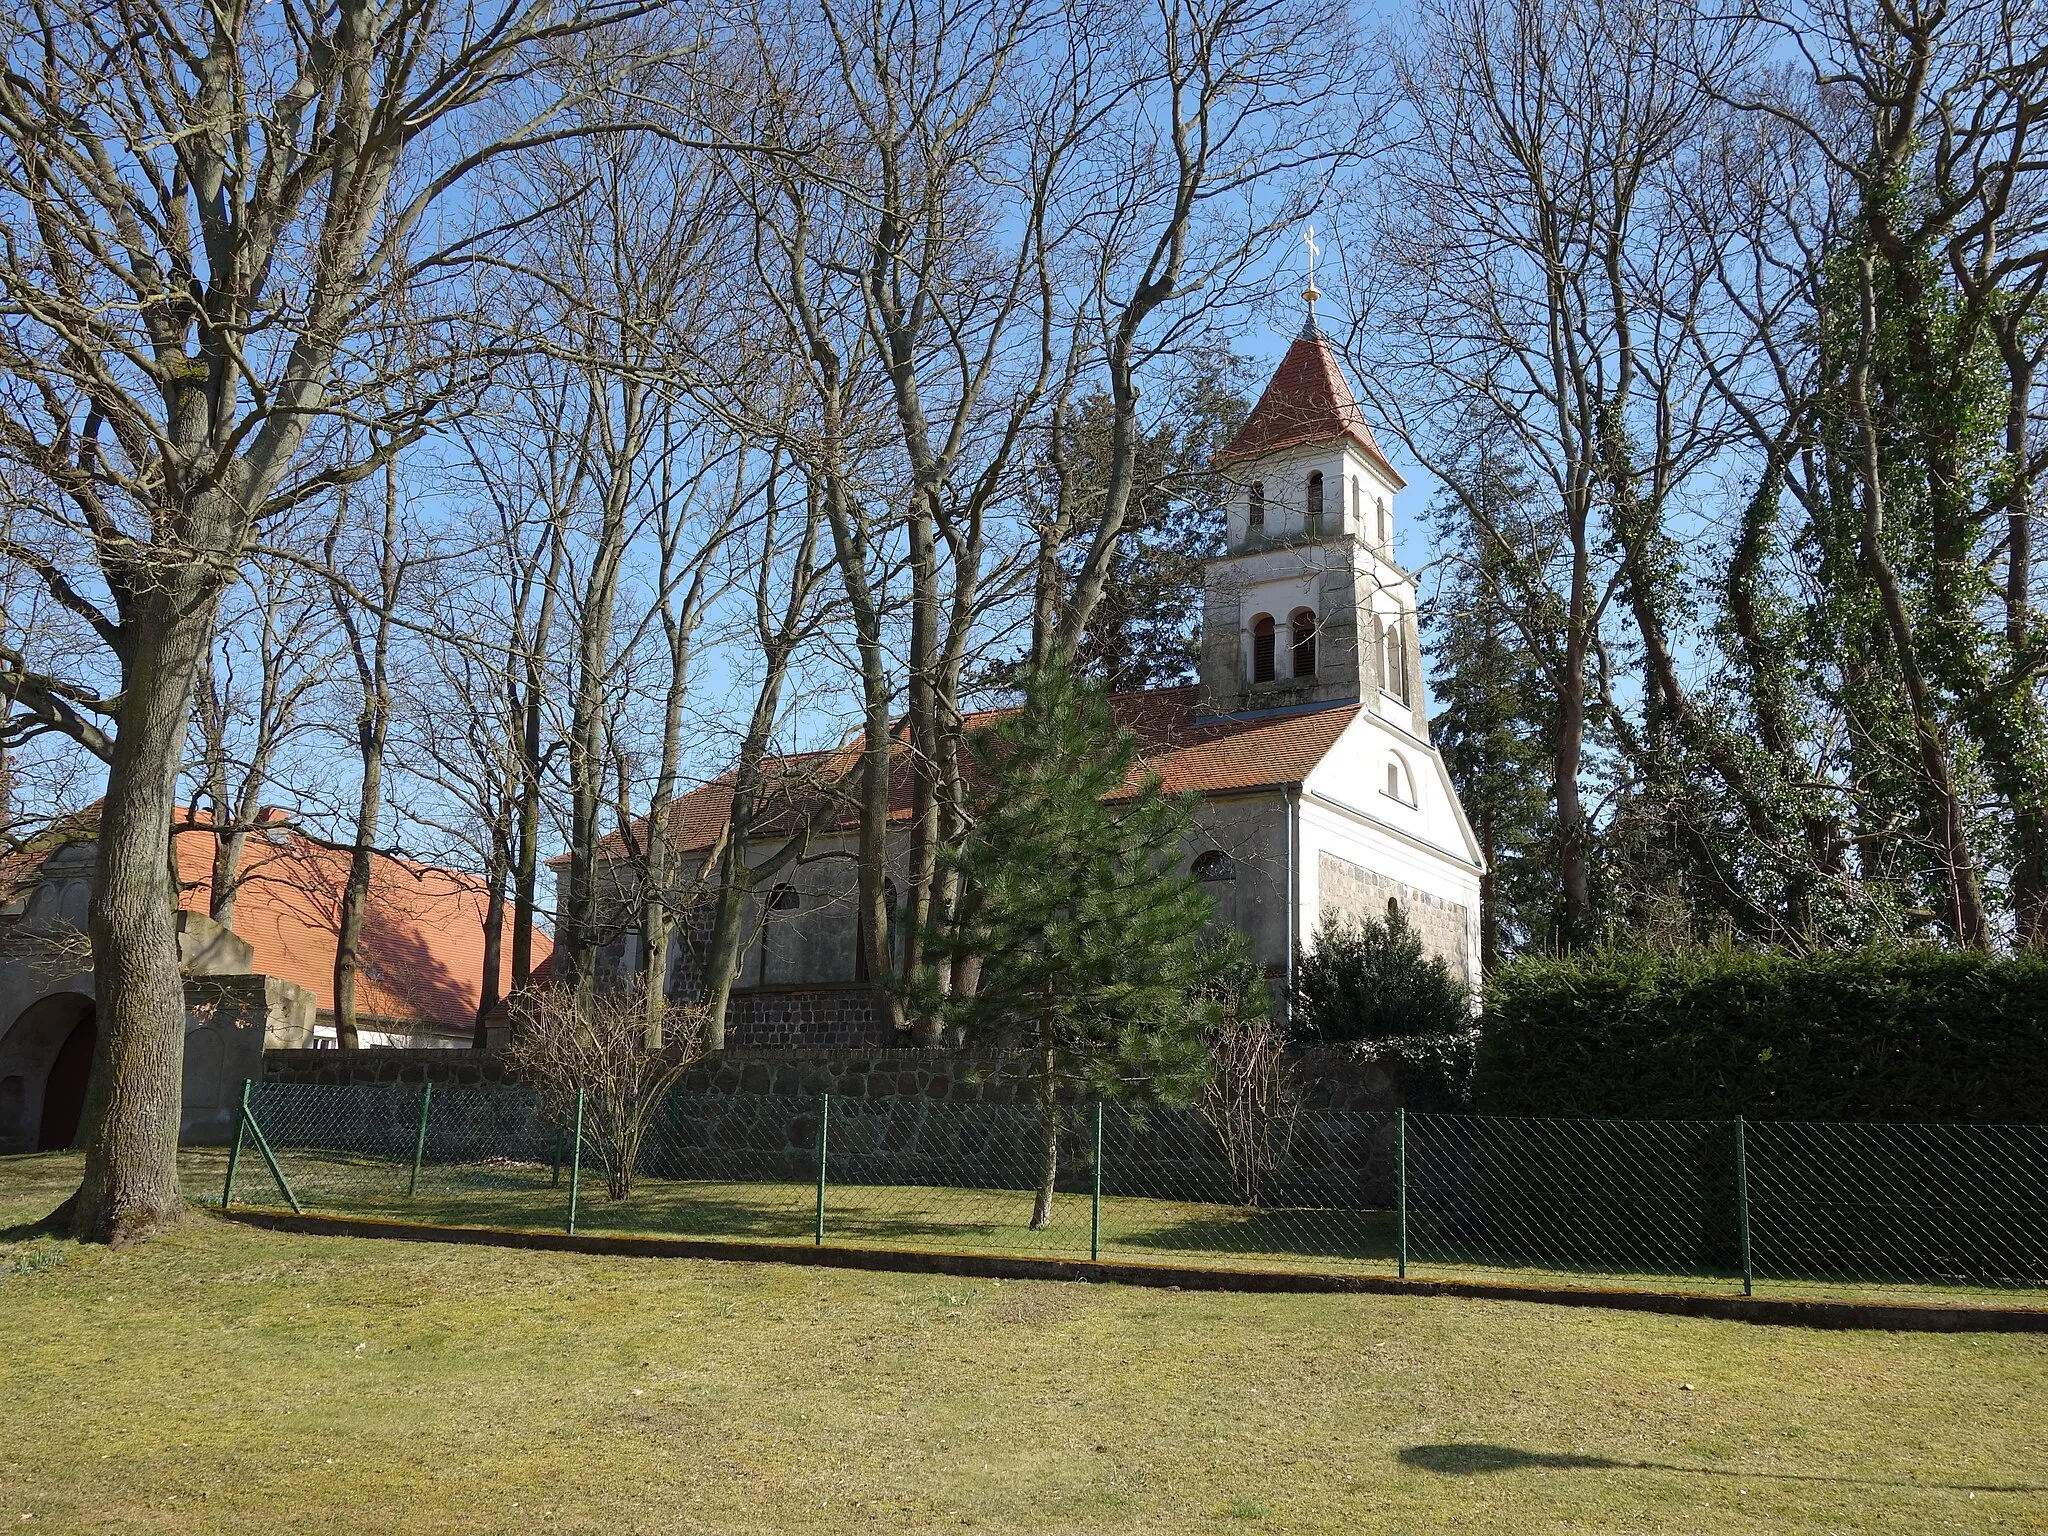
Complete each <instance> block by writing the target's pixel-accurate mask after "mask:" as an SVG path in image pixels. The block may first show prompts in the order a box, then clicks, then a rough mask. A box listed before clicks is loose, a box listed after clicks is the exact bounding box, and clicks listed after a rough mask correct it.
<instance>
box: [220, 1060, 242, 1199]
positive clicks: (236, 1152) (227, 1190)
mask: <svg viewBox="0 0 2048 1536" xmlns="http://www.w3.org/2000/svg"><path fill="white" fill-rule="evenodd" d="M248 1133H249V1079H248V1078H246V1077H245V1078H243V1079H242V1107H241V1108H240V1109H238V1110H236V1111H235V1144H234V1146H233V1147H232V1148H230V1149H229V1151H228V1181H227V1183H226V1184H224V1185H222V1186H221V1191H220V1208H221V1209H222V1210H226V1209H227V1208H228V1206H229V1204H230V1203H231V1202H232V1201H233V1200H234V1198H235V1170H236V1169H237V1168H239V1167H241V1166H242V1138H243V1137H244V1136H246V1135H247V1134H248Z"/></svg>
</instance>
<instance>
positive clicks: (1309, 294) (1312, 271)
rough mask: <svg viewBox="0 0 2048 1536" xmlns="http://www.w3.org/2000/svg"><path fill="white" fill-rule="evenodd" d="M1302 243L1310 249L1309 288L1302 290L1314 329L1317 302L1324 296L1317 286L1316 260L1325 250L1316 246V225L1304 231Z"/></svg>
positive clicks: (1309, 319)
mask: <svg viewBox="0 0 2048 1536" xmlns="http://www.w3.org/2000/svg"><path fill="white" fill-rule="evenodd" d="M1301 243H1302V244H1303V245H1305V246H1307V247H1308V286H1307V287H1306V288H1304V289H1302V290H1301V296H1302V298H1304V299H1306V300H1307V301H1308V323H1309V325H1310V326H1311V327H1313V326H1314V325H1315V323H1316V300H1317V299H1320V298H1321V297H1322V296H1323V291H1322V289H1320V288H1318V287H1317V286H1316V258H1317V257H1318V256H1320V255H1322V253H1323V248H1322V247H1321V246H1319V245H1317V244H1316V227H1315V225H1313V224H1311V225H1309V226H1308V227H1307V228H1306V229H1304V230H1303V231H1302V234H1301Z"/></svg>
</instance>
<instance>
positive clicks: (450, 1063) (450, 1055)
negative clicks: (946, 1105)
mask: <svg viewBox="0 0 2048 1536" xmlns="http://www.w3.org/2000/svg"><path fill="white" fill-rule="evenodd" d="M1392 1073H1393V1069H1392V1068H1391V1067H1383V1066H1380V1065H1377V1064H1375V1063H1372V1062H1366V1061H1360V1060H1358V1059H1357V1058H1355V1057H1353V1056H1351V1055H1349V1054H1348V1053H1345V1052H1340V1051H1333V1050H1325V1049H1317V1050H1311V1051H1305V1052H1303V1053H1302V1055H1301V1057H1300V1058H1299V1081H1300V1082H1301V1084H1302V1107H1303V1108H1305V1109H1350V1110H1362V1111H1372V1110H1391V1109H1398V1108H1399V1107H1400V1105H1401V1101H1402V1100H1401V1092H1400V1085H1399V1084H1398V1082H1396V1081H1395V1079H1394V1076H1393V1075H1392ZM262 1080H263V1081H264V1082H266V1083H335V1084H347V1083H427V1082H432V1083H449V1084H465V1085H478V1086H488V1085H499V1084H502V1085H505V1086H515V1085H517V1083H518V1082H519V1079H518V1078H517V1077H516V1076H515V1075H514V1074H513V1073H512V1072H511V1070H510V1069H509V1068H508V1067H507V1066H506V1064H505V1058H504V1057H503V1056H500V1055H496V1054H494V1053H488V1052H484V1051H449V1050H383V1049H372V1050H361V1051H305V1050H269V1051H265V1052H264V1053H263V1071H262ZM680 1086H681V1087H682V1088H683V1089H684V1090H685V1091H686V1092H692V1093H749V1094H773V1095H775V1096H776V1097H778V1098H816V1097H817V1096H818V1095H819V1094H821V1093H830V1094H836V1095H839V1096H841V1097H844V1098H856V1099H857V1098H927V1099H937V1100H968V1101H974V1102H979V1103H991V1104H1008V1103H1014V1102H1016V1101H1017V1100H1018V1099H1020V1098H1023V1097H1025V1096H1026V1092H1025V1086H1024V1084H1023V1083H1022V1082H1021V1081H1019V1080H1018V1079H1017V1078H1015V1077H1014V1076H1012V1075H1011V1074H1010V1073H1008V1072H1007V1071H1006V1069H1005V1063H1004V1062H1003V1061H1001V1060H1000V1059H989V1058H977V1057H973V1056H964V1055H961V1054H959V1053H958V1052H955V1051H946V1050H917V1049H914V1048H910V1047H901V1046H898V1047H889V1048H884V1049H875V1050H826V1049H797V1050H772V1049H746V1048H728V1049H727V1050H725V1051H723V1052H721V1053H720V1054H718V1055H716V1056H707V1057H705V1058H704V1060H702V1061H700V1062H698V1063H697V1064H696V1065H695V1066H693V1067H691V1068H690V1070H689V1071H688V1072H687V1073H685V1074H684V1075H683V1079H682V1082H681V1084H680Z"/></svg>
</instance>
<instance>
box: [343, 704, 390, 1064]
mask: <svg viewBox="0 0 2048 1536" xmlns="http://www.w3.org/2000/svg"><path fill="white" fill-rule="evenodd" d="M362 731H363V739H364V745H363V786H362V795H361V797H360V798H359V799H358V801H357V804H356V845H355V847H354V848H353V849H351V850H350V852H349V859H348V883H347V884H346V885H345V886H343V887H342V893H341V923H340V932H339V933H338V934H337V935H336V939H335V945H334V1043H335V1044H336V1045H338V1046H339V1047H340V1048H341V1049H342V1050H344V1051H352V1050H355V1049H356V1048H357V1045H358V1044H359V1039H358V1036H357V1034H356V977H357V975H358V974H360V973H361V971H362V962H363V957H362V949H363V922H364V919H365V918H367V917H368V916H369V907H370V847H371V845H372V844H373V843H375V842H376V840H377V823H378V821H379V820H380V819H381V817H382V814H383V809H384V732H383V727H382V726H381V724H377V723H373V722H370V721H365V722H364V724H363V726H362Z"/></svg>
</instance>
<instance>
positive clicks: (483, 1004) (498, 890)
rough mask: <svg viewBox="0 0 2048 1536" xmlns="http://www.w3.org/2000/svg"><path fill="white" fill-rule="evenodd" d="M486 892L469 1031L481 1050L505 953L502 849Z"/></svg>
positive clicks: (495, 1001) (486, 1041)
mask: <svg viewBox="0 0 2048 1536" xmlns="http://www.w3.org/2000/svg"><path fill="white" fill-rule="evenodd" d="M486 881H487V885H488V894H487V895H486V896H485V898H484V975H483V984H482V985H481V986H480V987H479V988H478V989H477V996H476V1025H475V1027H474V1029H473V1030H472V1031H471V1032H470V1037H469V1046H470V1049H471V1050H474V1051H481V1050H483V1049H485V1048H486V1047H487V1046H489V1045H490V1043H491V1042H490V1032H489V1029H488V1027H487V1023H486V1021H487V1020H488V1019H489V1018H490V1016H491V1013H492V1011H493V1010H495V1009H496V1008H497V1006H498V1004H499V1003H500V1002H501V1001H502V1000H503V999H502V995H501V994H500V992H499V990H498V976H499V972H500V968H501V967H502V966H503V964H504V956H505V858H504V856H503V854H502V853H496V852H494V853H493V854H492V856H491V868H490V872H489V874H488V875H487V876H486Z"/></svg>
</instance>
